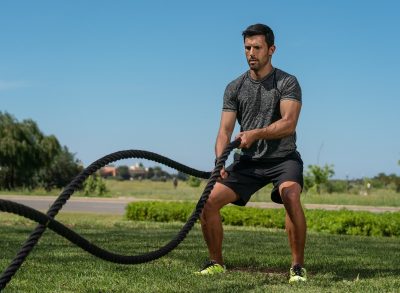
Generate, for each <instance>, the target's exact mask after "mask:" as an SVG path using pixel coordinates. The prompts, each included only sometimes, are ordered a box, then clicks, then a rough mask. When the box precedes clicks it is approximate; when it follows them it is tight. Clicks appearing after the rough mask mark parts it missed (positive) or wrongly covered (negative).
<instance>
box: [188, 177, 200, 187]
mask: <svg viewBox="0 0 400 293" xmlns="http://www.w3.org/2000/svg"><path fill="white" fill-rule="evenodd" d="M200 183H201V180H200V179H199V178H197V177H194V176H189V179H188V180H187V184H189V186H191V187H199V186H200Z"/></svg>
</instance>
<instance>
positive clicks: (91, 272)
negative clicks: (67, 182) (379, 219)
mask: <svg viewBox="0 0 400 293" xmlns="http://www.w3.org/2000/svg"><path fill="white" fill-rule="evenodd" d="M58 219H59V220H60V221H61V222H63V223H66V224H67V225H68V226H70V227H72V228H73V229H74V230H75V231H77V232H79V233H82V234H83V235H84V236H86V237H87V238H88V239H89V240H90V241H93V242H95V243H96V244H98V245H100V246H102V247H105V248H108V249H110V250H112V251H115V252H119V253H124V254H137V253H142V252H146V251H149V250H154V249H156V248H158V247H160V246H161V245H163V244H165V243H166V242H167V241H169V240H170V239H171V238H172V237H173V236H174V235H175V234H176V233H177V232H178V230H179V229H180V228H181V227H182V224H180V223H150V222H129V221H126V220H124V219H122V218H121V217H118V216H109V215H107V216H105V215H86V214H68V213H65V214H61V215H60V216H59V217H58ZM34 226H35V224H33V223H31V222H30V221H29V220H25V219H22V218H20V217H17V216H14V215H9V214H6V213H0V233H1V236H2V237H1V238H0V247H1V250H0V267H1V268H2V269H4V268H5V267H6V266H7V265H8V264H9V262H10V261H11V260H12V258H13V257H14V256H15V254H16V252H17V251H18V250H19V247H20V245H21V244H22V243H23V241H24V240H25V239H26V237H27V235H28V234H29V233H30V231H31V230H32V229H33V228H34ZM224 255H225V260H226V264H227V267H228V273H226V274H224V275H220V276H213V277H201V278H199V277H196V276H194V275H193V271H195V270H196V269H198V267H199V266H201V264H202V262H203V261H204V260H205V258H206V248H205V244H204V242H203V240H202V236H201V232H200V229H199V226H198V225H196V226H195V227H194V229H193V230H192V231H191V232H190V233H189V235H188V237H187V239H186V240H185V241H184V242H183V243H182V244H181V245H180V246H178V248H177V249H175V250H174V251H172V252H171V253H170V254H168V255H167V256H165V257H163V258H161V259H159V260H156V261H153V262H150V263H147V264H141V265H118V264H113V263H108V262H105V261H102V260H99V259H96V258H94V257H93V256H91V255H89V254H87V253H86V252H84V251H82V250H81V249H80V248H77V247H75V246H74V245H72V244H70V243H69V242H67V241H66V240H64V239H62V238H61V237H59V236H58V235H56V234H55V233H53V232H51V231H47V232H46V233H45V235H44V237H43V238H42V239H41V240H40V243H39V244H38V246H37V247H36V248H35V249H34V250H33V252H32V253H31V255H30V256H29V257H28V259H27V261H26V262H25V263H24V265H23V266H22V268H21V269H20V271H19V272H18V273H17V274H16V276H15V277H14V278H13V279H12V281H11V283H10V284H9V285H8V287H7V288H6V290H4V292H289V291H290V292H292V291H295V292H396V290H398V288H399V287H400V279H399V278H398V276H399V275H400V264H399V262H398V259H399V257H400V246H399V245H398V239H397V238H380V237H355V236H337V235H323V234H316V233H309V236H308V241H307V248H306V263H307V269H308V273H309V281H308V282H307V283H306V284H300V285H295V286H291V285H289V284H288V283H287V274H288V268H289V265H290V250H289V248H288V244H287V237H286V234H285V233H284V231H277V230H269V229H263V228H245V227H232V226H226V227H225V242H224Z"/></svg>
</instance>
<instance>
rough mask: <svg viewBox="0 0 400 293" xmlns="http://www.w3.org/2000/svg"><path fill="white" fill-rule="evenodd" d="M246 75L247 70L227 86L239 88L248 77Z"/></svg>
mask: <svg viewBox="0 0 400 293" xmlns="http://www.w3.org/2000/svg"><path fill="white" fill-rule="evenodd" d="M246 77H247V71H246V72H244V73H242V74H241V75H239V76H238V77H237V78H235V79H234V80H232V81H231V82H229V83H228V85H227V86H226V87H227V88H231V89H232V88H233V89H237V88H239V87H240V86H241V85H242V84H243V82H244V80H245V79H246Z"/></svg>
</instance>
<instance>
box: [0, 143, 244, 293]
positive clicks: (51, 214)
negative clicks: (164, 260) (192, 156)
mask: <svg viewBox="0 0 400 293" xmlns="http://www.w3.org/2000/svg"><path fill="white" fill-rule="evenodd" d="M239 145H240V140H235V141H232V142H231V143H229V144H228V145H227V146H226V148H225V150H224V152H223V153H222V155H221V156H220V157H219V158H218V160H217V164H216V165H215V168H214V170H213V171H212V172H211V173H210V172H203V171H199V170H196V169H193V168H190V167H188V166H186V165H183V164H180V163H178V162H176V161H173V160H171V159H169V158H167V157H164V156H161V155H158V154H156V153H152V152H148V151H142V150H124V151H119V152H115V153H112V154H109V155H107V156H104V157H102V158H101V159H99V160H97V161H95V162H94V163H92V164H91V165H89V166H88V167H87V168H85V169H84V170H83V171H82V172H81V173H80V174H79V175H77V176H76V177H75V178H74V179H73V180H72V181H71V182H70V183H69V184H68V185H67V187H65V189H64V190H63V191H62V193H61V194H60V195H59V196H58V198H57V199H56V200H55V201H54V203H53V204H52V205H51V207H50V208H49V210H48V211H47V213H46V214H44V213H42V212H39V211H37V210H35V209H33V208H30V207H27V206H25V205H22V204H19V203H16V202H13V201H9V200H4V199H0V211H3V212H8V213H14V214H17V215H20V216H23V217H25V218H28V219H31V220H33V221H35V222H37V223H39V225H37V227H36V228H35V229H34V230H33V232H32V233H31V234H30V235H29V237H28V239H27V240H26V241H25V242H24V244H23V245H22V248H21V249H20V251H19V252H18V253H17V255H16V256H15V258H14V259H13V261H12V262H11V264H10V265H9V266H8V267H7V268H6V269H5V270H4V271H3V272H2V274H1V276H0V291H1V290H3V289H4V288H5V287H6V286H7V284H8V283H9V282H10V280H11V278H12V277H13V276H14V275H15V273H16V272H17V271H18V269H19V268H20V267H21V265H22V263H23V262H24V261H25V259H26V258H27V256H28V255H29V253H30V252H31V251H32V250H33V248H34V247H35V245H36V244H37V242H38V241H39V239H40V237H41V236H42V235H43V233H44V231H45V230H46V228H49V229H51V230H53V231H54V232H56V233H57V234H59V235H61V236H63V237H65V238H66V239H68V240H69V241H70V242H72V243H74V244H75V245H77V246H79V247H81V248H82V249H84V250H85V251H87V252H89V253H90V254H92V255H94V256H96V257H99V258H101V259H103V260H106V261H110V262H114V263H119V264H140V263H145V262H149V261H152V260H155V259H158V258H160V257H162V256H164V255H166V254H167V253H169V252H170V251H172V250H173V249H174V248H176V247H177V246H178V245H179V244H180V243H181V242H182V241H183V240H184V239H185V237H186V236H187V234H188V233H189V231H190V230H191V229H192V227H193V226H194V224H195V222H196V221H197V219H198V218H199V216H200V214H201V212H202V210H203V208H204V205H205V203H206V201H207V199H208V197H209V195H210V193H211V190H212V189H213V187H214V185H215V183H216V181H217V179H218V177H219V174H220V171H221V169H222V167H223V166H224V164H225V161H226V160H227V158H228V156H229V154H230V153H231V151H232V150H233V149H235V148H237V147H238V146H239ZM129 158H142V159H148V160H152V161H155V162H158V163H161V164H164V165H166V166H168V167H171V168H173V169H176V170H178V171H181V172H183V173H186V174H189V175H192V176H195V177H199V178H203V179H208V182H207V185H206V187H205V188H204V190H203V193H202V195H201V197H200V199H199V201H198V202H197V204H196V207H195V209H194V211H193V213H192V215H191V216H190V217H189V219H188V221H187V222H186V223H185V224H184V226H183V227H182V228H181V230H180V231H179V232H178V234H177V235H176V236H175V237H174V238H173V239H172V240H171V241H170V242H168V243H167V244H166V245H165V246H163V247H161V248H159V249H158V250H155V251H152V252H148V253H145V254H140V255H121V254H116V253H113V252H110V251H107V250H105V249H103V248H101V247H98V246H96V245H94V244H92V243H90V242H89V241H88V240H86V239H85V238H83V237H82V236H80V235H79V234H77V233H76V232H74V231H72V230H71V229H69V228H67V227H66V226H64V225H63V224H61V223H60V222H58V221H57V220H55V219H54V218H55V216H56V215H57V214H58V212H59V211H60V210H61V208H62V207H63V205H64V204H65V203H66V202H67V201H68V199H69V198H70V197H71V195H72V194H73V193H74V192H75V190H77V189H78V188H79V187H80V186H81V185H82V183H83V182H84V181H85V180H86V179H87V178H88V177H89V176H90V175H92V174H93V173H95V172H96V171H97V170H99V169H100V168H101V167H104V166H105V165H107V164H109V163H111V162H115V161H118V160H121V159H129Z"/></svg>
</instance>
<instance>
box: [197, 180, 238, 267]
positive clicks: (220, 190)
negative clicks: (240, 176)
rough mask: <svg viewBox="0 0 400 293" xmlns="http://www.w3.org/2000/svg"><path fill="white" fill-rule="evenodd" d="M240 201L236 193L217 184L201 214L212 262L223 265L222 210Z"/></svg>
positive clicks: (202, 226)
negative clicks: (229, 204)
mask: <svg viewBox="0 0 400 293" xmlns="http://www.w3.org/2000/svg"><path fill="white" fill-rule="evenodd" d="M238 199H239V196H237V195H236V193H235V192H234V191H233V190H232V189H230V188H228V187H226V186H225V185H223V184H221V183H218V182H217V183H216V184H215V186H214V188H213V190H212V191H211V194H210V196H209V198H208V200H207V202H206V204H205V206H204V209H203V212H202V214H201V217H200V220H201V228H202V231H203V237H204V240H205V241H206V244H207V247H208V252H209V256H210V259H211V260H214V261H216V262H217V263H219V264H220V265H223V264H224V262H223V258H222V240H223V228H222V221H221V215H220V212H219V211H220V209H221V208H222V207H223V206H225V205H227V204H228V203H231V202H234V201H236V200H238Z"/></svg>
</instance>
